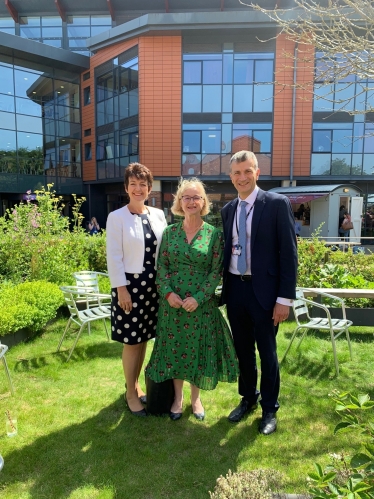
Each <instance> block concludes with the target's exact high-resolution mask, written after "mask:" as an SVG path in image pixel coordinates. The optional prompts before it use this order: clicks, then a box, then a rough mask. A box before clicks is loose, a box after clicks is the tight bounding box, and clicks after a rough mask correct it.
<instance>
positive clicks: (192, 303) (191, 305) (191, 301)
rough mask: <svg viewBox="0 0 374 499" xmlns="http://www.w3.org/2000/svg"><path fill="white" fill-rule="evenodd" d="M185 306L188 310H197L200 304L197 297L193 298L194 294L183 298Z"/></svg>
mask: <svg viewBox="0 0 374 499" xmlns="http://www.w3.org/2000/svg"><path fill="white" fill-rule="evenodd" d="M182 306H183V308H184V310H185V311H186V312H195V310H196V309H197V307H198V306H199V304H198V303H197V301H196V300H195V298H192V296H189V297H188V298H185V299H184V300H183V305H182Z"/></svg>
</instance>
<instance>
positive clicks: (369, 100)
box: [366, 86, 374, 112]
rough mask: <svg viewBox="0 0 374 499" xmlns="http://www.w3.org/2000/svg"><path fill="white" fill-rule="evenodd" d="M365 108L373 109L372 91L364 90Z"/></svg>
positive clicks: (373, 94) (373, 93) (373, 98)
mask: <svg viewBox="0 0 374 499" xmlns="http://www.w3.org/2000/svg"><path fill="white" fill-rule="evenodd" d="M371 87H372V86H371ZM366 110H370V111H371V112H373V111H374V91H368V92H366Z"/></svg>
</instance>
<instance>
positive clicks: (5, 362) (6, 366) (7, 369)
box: [1, 356, 14, 395]
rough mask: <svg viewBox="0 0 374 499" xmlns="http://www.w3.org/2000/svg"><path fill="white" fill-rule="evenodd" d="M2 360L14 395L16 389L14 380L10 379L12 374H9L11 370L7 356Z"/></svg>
mask: <svg viewBox="0 0 374 499" xmlns="http://www.w3.org/2000/svg"><path fill="white" fill-rule="evenodd" d="M1 360H2V361H3V364H4V369H5V374H6V376H7V378H8V382H9V386H10V391H11V392H12V395H14V387H13V383H12V378H11V377H10V372H9V368H8V364H7V361H6V358H5V356H4V357H3V358H2V359H1Z"/></svg>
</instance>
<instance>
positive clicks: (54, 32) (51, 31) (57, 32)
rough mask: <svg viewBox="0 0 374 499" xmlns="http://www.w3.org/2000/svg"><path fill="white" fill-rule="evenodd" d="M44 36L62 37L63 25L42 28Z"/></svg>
mask: <svg viewBox="0 0 374 499" xmlns="http://www.w3.org/2000/svg"><path fill="white" fill-rule="evenodd" d="M42 36H43V37H45V38H61V37H62V27H58V26H56V27H54V28H44V27H43V28H42Z"/></svg>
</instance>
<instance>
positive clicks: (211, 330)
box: [146, 178, 238, 421]
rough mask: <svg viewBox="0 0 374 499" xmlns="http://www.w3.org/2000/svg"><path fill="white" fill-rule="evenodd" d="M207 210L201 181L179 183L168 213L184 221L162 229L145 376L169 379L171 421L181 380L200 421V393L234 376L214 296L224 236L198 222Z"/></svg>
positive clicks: (178, 408)
mask: <svg viewBox="0 0 374 499" xmlns="http://www.w3.org/2000/svg"><path fill="white" fill-rule="evenodd" d="M209 209H210V203H209V200H208V197H207V195H206V192H205V189H204V185H203V184H202V182H201V181H200V180H198V179H197V178H192V179H189V180H182V181H181V182H180V184H179V186H178V190H177V193H176V195H175V198H174V203H173V206H172V209H171V211H172V212H173V213H174V215H179V216H182V217H183V220H182V221H180V222H177V223H176V224H173V225H169V226H168V227H167V228H166V229H165V232H164V235H163V237H162V243H161V248H160V257H159V260H158V268H157V279H156V282H157V284H158V289H159V293H160V300H161V303H160V313H159V316H158V323H157V333H156V341H155V345H154V348H153V352H152V356H151V359H150V361H149V364H148V366H147V367H146V375H147V376H149V377H150V378H151V379H152V380H153V381H154V382H156V383H160V382H162V381H164V380H167V379H173V384H174V392H175V399H174V403H173V405H172V407H171V409H170V418H171V419H172V420H173V421H176V420H178V419H180V418H181V417H182V412H183V383H184V381H188V382H189V383H190V384H191V405H192V412H193V414H194V416H195V418H196V419H197V420H202V419H204V416H205V411H204V408H203V405H202V403H201V400H200V389H203V390H213V389H214V388H215V387H216V386H217V383H218V381H226V382H231V383H234V382H236V380H237V375H238V364H237V359H236V355H235V349H234V345H233V342H232V337H231V334H230V330H229V328H228V326H227V324H226V322H225V320H224V318H223V316H222V314H221V312H220V310H219V309H218V300H217V299H216V297H215V290H216V287H217V285H218V284H219V282H220V279H221V276H222V257H223V238H222V232H221V230H219V229H217V228H215V227H213V226H212V225H209V224H208V223H206V222H204V221H203V219H202V216H204V215H206V214H208V213H209Z"/></svg>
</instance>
